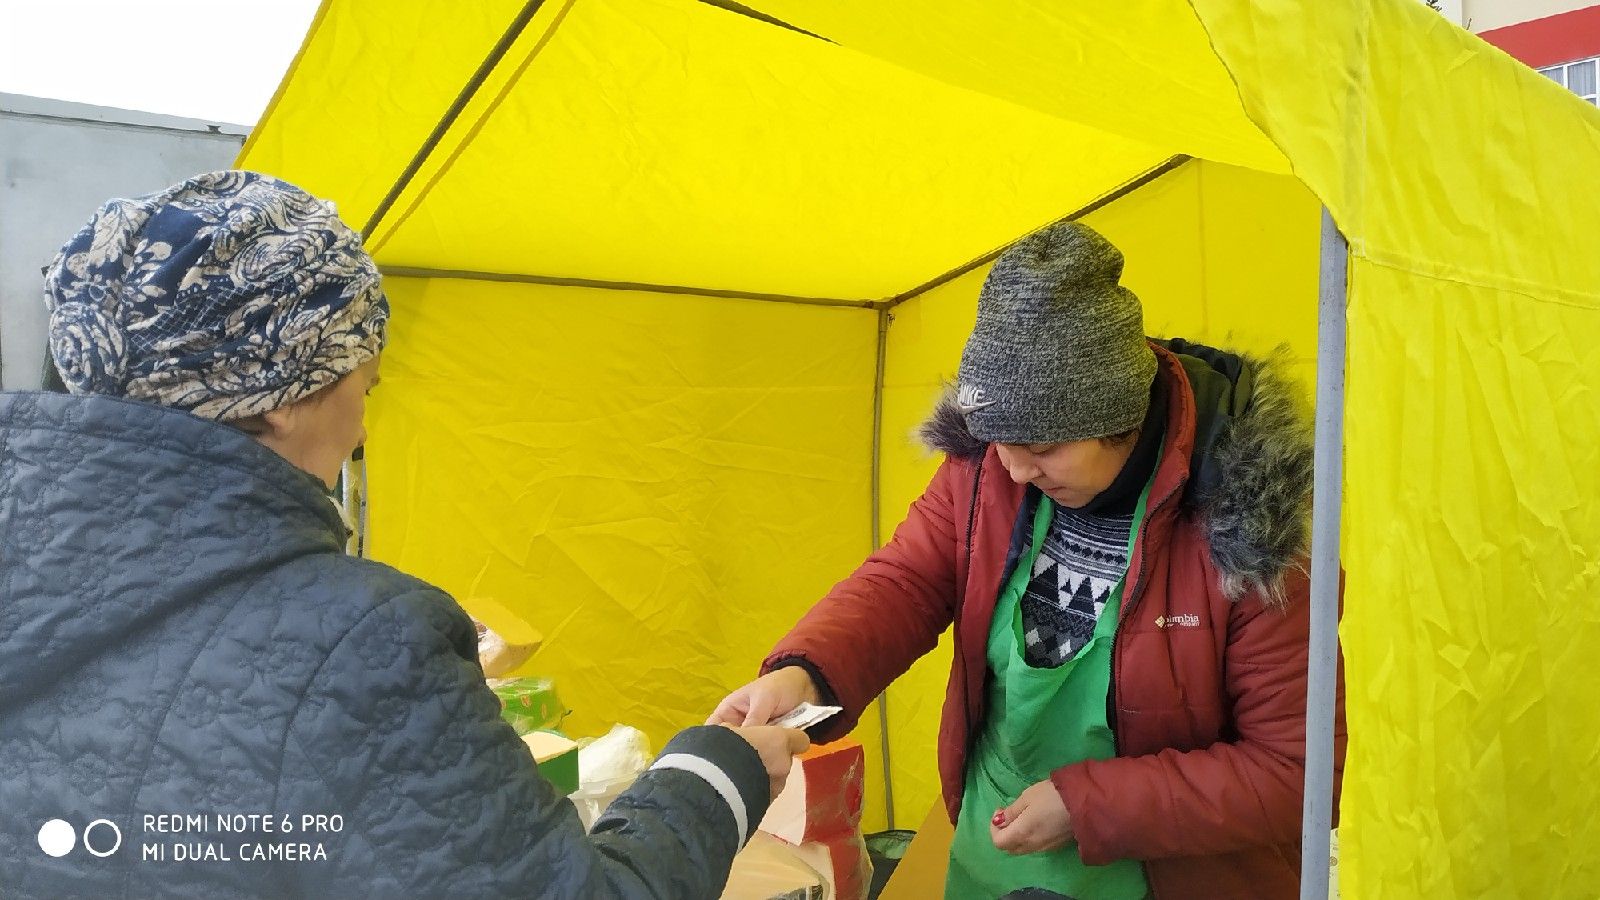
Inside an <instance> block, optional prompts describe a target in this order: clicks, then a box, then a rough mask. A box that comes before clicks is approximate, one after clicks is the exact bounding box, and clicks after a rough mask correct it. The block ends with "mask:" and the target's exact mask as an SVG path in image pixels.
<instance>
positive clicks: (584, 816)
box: [570, 725, 651, 828]
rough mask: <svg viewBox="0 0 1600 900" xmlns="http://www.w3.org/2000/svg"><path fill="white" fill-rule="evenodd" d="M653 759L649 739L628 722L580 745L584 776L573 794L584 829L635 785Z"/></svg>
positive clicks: (580, 767)
mask: <svg viewBox="0 0 1600 900" xmlns="http://www.w3.org/2000/svg"><path fill="white" fill-rule="evenodd" d="M650 758H651V757H650V740H649V738H647V737H645V735H644V732H642V731H640V730H639V729H637V728H633V727H630V726H628V725H613V726H611V730H610V731H608V732H606V733H605V734H603V735H601V736H600V737H598V738H595V739H594V740H592V741H588V742H586V743H582V744H580V746H579V749H578V771H579V774H580V775H581V776H582V779H581V781H580V782H579V784H578V789H577V790H575V791H573V792H572V793H571V795H570V797H571V799H572V804H573V805H574V806H576V807H577V808H578V818H579V820H581V821H582V822H583V827H584V828H588V827H590V826H592V825H593V824H594V820H595V819H598V818H600V814H601V813H603V812H605V809H606V807H607V806H610V805H611V801H612V800H615V799H616V798H617V795H618V794H621V793H622V792H623V791H625V790H627V789H628V787H629V785H632V784H633V782H634V780H635V779H637V778H638V777H639V773H641V772H643V771H644V770H645V769H646V768H648V767H649V765H650Z"/></svg>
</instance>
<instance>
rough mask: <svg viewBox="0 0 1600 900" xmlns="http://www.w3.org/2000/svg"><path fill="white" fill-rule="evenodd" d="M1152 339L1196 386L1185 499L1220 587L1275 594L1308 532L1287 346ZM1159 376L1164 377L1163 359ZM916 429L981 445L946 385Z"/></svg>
mask: <svg viewBox="0 0 1600 900" xmlns="http://www.w3.org/2000/svg"><path fill="white" fill-rule="evenodd" d="M1155 343H1156V344H1157V345H1158V346H1161V347H1163V348H1165V349H1166V350H1168V351H1170V352H1171V353H1172V354H1173V355H1175V356H1176V357H1177V360H1178V362H1179V363H1180V364H1181V365H1182V366H1183V369H1184V372H1185V374H1187V375H1188V379H1189V385H1190V388H1191V390H1192V391H1193V393H1194V399H1195V418H1196V421H1195V437H1194V451H1193V453H1192V455H1191V456H1190V460H1189V480H1188V482H1187V484H1186V485H1185V486H1184V496H1183V502H1184V504H1185V505H1186V506H1188V507H1189V508H1190V509H1191V510H1193V512H1194V513H1195V514H1196V515H1197V516H1198V517H1199V518H1200V520H1201V521H1202V522H1203V523H1204V526H1205V530H1206V537H1207V539H1208V543H1209V545H1210V548H1211V558H1212V562H1213V563H1215V565H1216V567H1217V572H1218V573H1219V575H1220V576H1221V581H1222V585H1221V586H1222V589H1223V592H1224V593H1225V594H1227V596H1228V597H1229V598H1230V599H1234V600H1237V599H1239V598H1240V597H1243V596H1244V595H1245V594H1246V593H1249V592H1252V591H1255V592H1259V593H1260V594H1262V595H1263V596H1264V597H1266V598H1268V599H1269V600H1272V601H1281V600H1282V599H1283V590H1282V586H1283V580H1284V576H1285V575H1287V574H1288V573H1290V572H1291V571H1293V570H1295V569H1297V568H1299V567H1301V566H1302V565H1303V560H1304V557H1305V555H1306V553H1307V551H1308V550H1309V548H1310V539H1311V528H1310V513H1311V486H1312V429H1311V420H1310V416H1309V415H1308V414H1307V412H1306V410H1305V409H1304V404H1303V403H1302V402H1301V400H1300V397H1299V395H1298V394H1297V392H1296V391H1295V389H1294V387H1293V385H1292V384H1291V383H1290V382H1289V381H1288V380H1287V378H1286V377H1285V376H1284V375H1283V374H1282V371H1281V370H1282V368H1283V366H1284V363H1285V359H1286V357H1287V351H1286V350H1285V349H1281V348H1280V349H1279V350H1278V351H1277V352H1275V353H1273V354H1272V355H1270V356H1268V357H1265V358H1259V357H1252V356H1249V355H1247V354H1243V353H1232V352H1228V351H1223V350H1217V349H1214V348H1211V347H1207V346H1204V345H1201V344H1195V343H1191V342H1189V341H1185V340H1182V339H1178V338H1174V339H1172V340H1165V341H1156V342H1155ZM1158 377H1171V376H1170V375H1168V374H1166V370H1165V368H1163V370H1162V374H1161V375H1160V376H1158ZM918 433H919V435H920V437H921V438H922V441H923V443H925V444H926V445H927V446H928V447H929V448H931V449H933V450H935V451H937V452H941V453H946V454H949V455H951V456H955V457H958V458H964V459H973V460H976V459H980V458H982V457H983V455H984V454H985V453H987V452H988V446H989V445H988V444H987V443H986V442H984V441H980V440H978V439H977V438H975V437H973V435H972V433H971V432H970V431H968V430H967V423H966V418H965V417H964V416H963V415H962V414H961V411H960V409H959V407H958V406H957V405H956V398H955V394H954V392H953V391H946V393H945V396H944V397H942V398H941V399H940V401H939V403H938V405H937V406H936V407H935V408H934V410H933V413H932V414H931V415H930V416H929V417H928V420H927V421H926V422H924V423H923V424H922V426H921V428H920V429H919V430H918ZM1169 434H1170V424H1169Z"/></svg>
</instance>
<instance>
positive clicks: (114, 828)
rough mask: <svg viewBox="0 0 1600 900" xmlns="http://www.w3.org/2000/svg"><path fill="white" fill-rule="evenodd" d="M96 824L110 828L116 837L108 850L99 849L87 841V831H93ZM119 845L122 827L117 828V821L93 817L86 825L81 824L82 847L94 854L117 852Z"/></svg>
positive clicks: (105, 854)
mask: <svg viewBox="0 0 1600 900" xmlns="http://www.w3.org/2000/svg"><path fill="white" fill-rule="evenodd" d="M98 825H104V826H105V827H107V828H109V829H111V833H112V834H113V835H115V837H116V841H115V842H114V843H113V844H112V845H111V849H110V850H99V849H97V848H96V847H95V846H94V845H93V844H90V843H89V832H91V831H94V829H95V827H96V826H98ZM121 846H122V829H121V828H118V827H117V823H115V822H113V821H111V820H110V819H95V820H94V821H93V822H90V823H89V824H88V825H85V826H83V849H85V850H87V851H89V852H90V853H92V854H94V855H95V856H110V855H111V854H113V853H115V852H117V849H118V848H119V847H121ZM68 849H71V848H68Z"/></svg>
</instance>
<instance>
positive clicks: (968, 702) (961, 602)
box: [954, 447, 989, 754]
mask: <svg viewBox="0 0 1600 900" xmlns="http://www.w3.org/2000/svg"><path fill="white" fill-rule="evenodd" d="M984 451H985V452H984V455H983V456H980V457H978V467H977V471H976V472H974V473H973V476H972V504H971V505H970V506H969V507H967V553H966V556H967V570H966V572H965V573H963V581H962V585H961V594H960V595H959V596H958V597H956V615H955V635H954V645H955V651H956V662H957V663H958V664H959V665H960V666H961V684H962V690H963V693H966V692H968V691H970V690H971V689H972V683H971V681H970V680H969V679H968V678H967V653H966V648H965V647H964V646H963V645H962V643H961V614H962V612H963V610H964V609H965V607H966V605H967V583H968V582H970V581H971V580H972V536H973V532H974V530H975V529H976V528H977V524H978V495H979V494H980V493H982V490H983V463H984V460H986V459H987V458H988V455H989V454H988V448H987V447H985V448H984ZM961 718H962V720H963V721H965V722H966V723H967V746H966V750H967V752H968V753H969V754H970V753H971V752H972V742H973V741H974V740H976V739H977V737H976V735H974V734H973V723H972V698H971V697H970V696H963V697H962V698H961Z"/></svg>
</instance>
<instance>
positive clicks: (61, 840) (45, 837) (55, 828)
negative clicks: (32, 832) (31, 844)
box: [39, 819, 78, 858]
mask: <svg viewBox="0 0 1600 900" xmlns="http://www.w3.org/2000/svg"><path fill="white" fill-rule="evenodd" d="M77 845H78V832H77V831H75V830H74V829H73V827H72V825H71V824H70V823H68V822H66V821H64V820H62V819H51V820H50V821H48V822H46V823H44V825H43V826H41V827H40V828H39V849H40V850H43V851H44V852H45V854H46V855H48V856H54V857H58V858H59V857H62V856H66V855H67V854H68V853H71V852H72V848H73V847H76V846H77Z"/></svg>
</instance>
